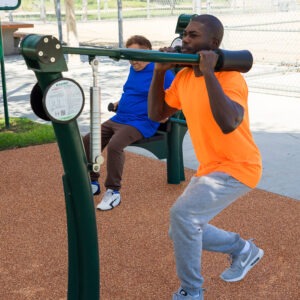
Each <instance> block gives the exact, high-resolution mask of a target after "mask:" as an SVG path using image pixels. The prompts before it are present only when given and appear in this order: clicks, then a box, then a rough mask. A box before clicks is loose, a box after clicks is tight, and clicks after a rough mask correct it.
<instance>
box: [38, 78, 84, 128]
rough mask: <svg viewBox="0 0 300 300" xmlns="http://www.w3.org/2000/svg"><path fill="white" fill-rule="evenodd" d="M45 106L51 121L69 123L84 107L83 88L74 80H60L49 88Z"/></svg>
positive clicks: (45, 97)
mask: <svg viewBox="0 0 300 300" xmlns="http://www.w3.org/2000/svg"><path fill="white" fill-rule="evenodd" d="M43 106H44V109H45V112H46V114H47V115H48V117H49V118H50V119H51V121H53V122H57V123H68V122H70V121H72V120H74V119H76V118H77V117H78V116H79V115H80V113H81V111H82V109H83V107H84V94H83V91H82V88H81V87H80V86H79V84H78V83H76V82H75V81H74V80H72V79H68V78H61V79H58V80H56V81H54V82H53V83H51V85H50V86H49V87H48V88H47V90H46V92H45V94H44V97H43Z"/></svg>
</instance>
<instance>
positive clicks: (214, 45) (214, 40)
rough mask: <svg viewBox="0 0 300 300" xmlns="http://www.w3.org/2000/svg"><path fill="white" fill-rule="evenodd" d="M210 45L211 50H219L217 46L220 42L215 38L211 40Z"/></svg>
mask: <svg viewBox="0 0 300 300" xmlns="http://www.w3.org/2000/svg"><path fill="white" fill-rule="evenodd" d="M212 45H213V47H212V48H213V49H218V48H219V46H220V40H219V39H217V38H213V39H212Z"/></svg>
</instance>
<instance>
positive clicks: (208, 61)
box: [198, 50, 219, 75]
mask: <svg viewBox="0 0 300 300" xmlns="http://www.w3.org/2000/svg"><path fill="white" fill-rule="evenodd" d="M198 54H199V56H200V59H199V70H200V71H201V73H202V74H203V75H205V74H208V73H211V72H214V70H215V67H216V64H217V61H218V58H219V55H218V54H217V53H215V52H214V51H212V50H202V51H199V52H198Z"/></svg>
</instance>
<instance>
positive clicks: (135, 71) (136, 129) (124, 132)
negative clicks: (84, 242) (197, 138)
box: [83, 35, 174, 210]
mask: <svg viewBox="0 0 300 300" xmlns="http://www.w3.org/2000/svg"><path fill="white" fill-rule="evenodd" d="M126 48H131V49H144V50H151V49H152V45H151V42H150V41H149V40H148V39H146V38H145V37H143V36H140V35H134V36H132V37H131V38H129V39H128V40H127V42H126ZM130 64H131V66H130V70H129V75H128V78H127V81H126V82H125V84H124V86H123V93H122V96H121V99H120V100H119V101H118V102H116V103H114V108H115V109H116V115H115V116H113V117H112V118H111V119H109V120H107V121H106V122H104V123H103V124H102V125H101V146H102V151H103V149H104V148H105V147H106V148H107V158H106V169H107V177H106V179H105V182H104V185H105V188H106V192H105V194H104V196H103V198H102V200H101V201H100V203H99V204H98V205H97V209H100V210H110V209H113V208H114V207H116V206H117V205H119V204H120V202H121V195H120V188H121V180H122V174H123V167H124V162H125V155H124V148H125V147H127V146H129V145H130V144H132V143H133V142H135V141H137V140H140V139H142V138H149V137H151V136H153V135H154V134H155V133H156V131H157V128H158V127H159V124H160V123H158V122H155V121H152V120H150V119H149V118H148V108H147V106H148V105H147V101H148V100H147V99H148V90H149V87H150V83H151V80H152V75H153V70H154V63H152V62H142V61H132V60H131V61H130ZM173 79H174V75H173V73H172V72H171V71H168V72H167V73H166V75H165V82H164V88H165V89H167V88H168V87H169V86H170V85H171V83H172V81H173ZM83 143H84V147H85V151H86V153H87V154H88V153H90V152H89V151H90V134H87V135H86V136H85V137H84V138H83ZM99 176H100V174H99V173H95V172H91V173H90V177H91V185H92V190H93V194H94V195H98V194H100V185H99V182H98V178H99Z"/></svg>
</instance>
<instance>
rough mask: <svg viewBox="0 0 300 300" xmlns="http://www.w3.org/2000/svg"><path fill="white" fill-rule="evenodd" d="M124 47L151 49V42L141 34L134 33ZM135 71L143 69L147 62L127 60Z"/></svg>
mask: <svg viewBox="0 0 300 300" xmlns="http://www.w3.org/2000/svg"><path fill="white" fill-rule="evenodd" d="M126 48H131V49H144V50H152V45H151V42H150V41H149V40H148V39H146V38H145V37H144V36H142V35H134V36H132V37H130V38H129V39H128V40H127V42H126ZM129 62H130V64H131V65H132V67H133V68H134V70H135V71H141V70H143V69H144V68H145V67H146V66H147V65H148V64H149V62H146V61H136V60H130V61H129Z"/></svg>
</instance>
